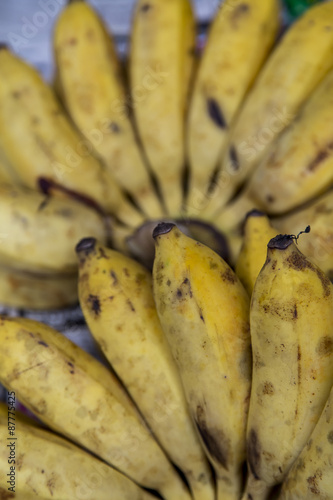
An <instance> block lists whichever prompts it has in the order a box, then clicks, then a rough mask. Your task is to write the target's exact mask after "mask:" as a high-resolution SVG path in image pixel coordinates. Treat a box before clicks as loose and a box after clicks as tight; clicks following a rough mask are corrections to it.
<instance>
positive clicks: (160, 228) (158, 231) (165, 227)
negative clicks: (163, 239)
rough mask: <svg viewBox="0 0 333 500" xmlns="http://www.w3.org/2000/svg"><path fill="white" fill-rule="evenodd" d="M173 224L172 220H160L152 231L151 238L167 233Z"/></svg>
mask: <svg viewBox="0 0 333 500" xmlns="http://www.w3.org/2000/svg"><path fill="white" fill-rule="evenodd" d="M175 226H176V224H172V222H160V223H159V224H157V226H156V227H155V229H154V231H153V238H154V239H155V238H157V236H161V235H162V234H166V233H169V232H170V231H171V230H172V229H173V228H174V227H175Z"/></svg>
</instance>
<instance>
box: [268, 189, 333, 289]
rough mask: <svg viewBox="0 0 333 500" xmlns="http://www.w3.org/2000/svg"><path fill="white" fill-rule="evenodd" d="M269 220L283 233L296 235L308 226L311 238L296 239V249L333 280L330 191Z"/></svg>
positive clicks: (331, 197)
mask: <svg viewBox="0 0 333 500" xmlns="http://www.w3.org/2000/svg"><path fill="white" fill-rule="evenodd" d="M273 223H274V226H275V227H276V228H277V229H278V230H279V232H281V233H287V234H298V233H299V232H300V231H301V230H302V229H303V228H304V227H306V226H307V225H310V226H311V238H300V240H299V242H298V248H299V249H300V250H301V252H302V253H304V255H306V256H307V257H308V258H309V259H310V260H311V262H313V263H314V264H316V265H317V266H319V267H320V269H322V270H323V271H324V272H325V273H326V274H327V275H328V277H329V278H330V279H331V281H332V280H333V190H330V191H329V192H328V193H325V194H324V195H322V196H319V197H318V198H317V199H316V200H315V201H313V202H312V203H310V204H308V205H307V206H306V207H303V208H301V209H298V210H297V211H295V212H292V213H290V214H287V215H285V216H283V217H280V218H276V219H274V222H273Z"/></svg>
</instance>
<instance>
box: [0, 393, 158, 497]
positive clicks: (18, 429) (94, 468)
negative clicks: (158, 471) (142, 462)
mask: <svg viewBox="0 0 333 500" xmlns="http://www.w3.org/2000/svg"><path fill="white" fill-rule="evenodd" d="M13 415H14V417H13ZM10 416H11V417H12V418H14V419H15V420H14V421H13V420H11V421H10V423H13V422H14V424H15V425H14V428H15V430H14V435H15V440H13V441H12V442H13V443H14V447H13V445H11V446H12V447H13V448H12V451H13V452H14V455H11V456H12V458H8V457H9V455H10V447H9V448H8V447H7V446H1V448H0V470H1V471H2V472H1V474H0V498H8V499H9V498H11V496H10V495H11V490H9V488H10V487H11V486H10V483H9V484H8V483H7V480H8V479H10V478H9V477H8V476H7V475H6V476H5V475H4V473H5V472H8V473H10V472H13V471H14V475H13V478H15V481H13V483H14V484H15V487H14V490H15V499H17V500H34V499H35V498H36V497H38V498H40V499H42V500H46V499H54V498H56V499H57V500H73V498H75V499H78V500H80V499H82V500H83V499H84V500H95V499H96V498H98V500H109V499H110V491H112V500H153V498H155V497H152V496H151V495H150V494H149V493H146V492H145V491H144V490H142V489H141V488H139V487H138V486H137V485H136V484H135V483H134V482H133V481H131V480H130V479H128V478H127V477H126V476H124V475H123V474H120V473H119V472H118V471H116V470H115V469H113V468H112V467H109V466H107V465H106V464H105V463H103V462H102V461H100V460H98V459H97V458H95V457H94V456H92V455H90V454H89V453H87V452H85V451H84V450H82V449H81V448H78V447H77V446H75V445H73V444H72V443H71V442H70V441H67V440H66V439H63V438H62V437H60V436H57V435H56V434H53V433H52V432H50V431H48V430H46V429H43V428H41V427H39V426H37V425H35V424H33V425H31V424H30V423H29V420H28V419H27V418H26V417H25V416H24V415H23V414H20V413H19V412H17V411H15V412H13V411H11V414H10ZM0 436H1V443H5V442H6V443H8V444H10V442H11V440H10V436H9V431H8V406H7V405H5V404H4V403H1V402H0ZM7 438H9V440H8V439H7ZM14 441H15V442H14ZM13 457H15V458H13ZM8 460H11V462H10V463H8ZM11 467H14V469H11ZM2 474H3V475H2ZM17 476H18V477H17ZM12 487H13V486H12Z"/></svg>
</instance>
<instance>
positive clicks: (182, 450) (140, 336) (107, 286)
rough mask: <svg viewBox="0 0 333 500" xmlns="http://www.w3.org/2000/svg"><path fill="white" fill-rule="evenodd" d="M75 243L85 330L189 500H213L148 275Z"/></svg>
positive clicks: (87, 242)
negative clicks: (179, 474) (185, 486)
mask: <svg viewBox="0 0 333 500" xmlns="http://www.w3.org/2000/svg"><path fill="white" fill-rule="evenodd" d="M76 248H77V253H78V259H79V262H80V266H79V267H80V274H79V298H80V304H81V308H82V311H83V314H84V317H85V319H86V321H87V324H88V326H89V328H90V331H91V333H92V335H93V336H94V338H95V339H96V341H97V342H98V344H99V345H100V347H101V349H102V350H103V352H104V354H105V356H106V357H107V359H108V360H109V362H110V364H111V366H112V368H113V369H114V370H115V372H116V373H117V375H118V376H119V378H120V379H121V381H122V382H123V384H124V385H125V387H126V388H127V390H128V392H129V394H130V395H131V397H132V398H133V400H134V401H135V403H136V404H137V406H138V408H139V410H140V411H141V413H142V415H143V417H144V418H145V420H146V422H147V424H148V426H149V428H150V429H151V430H152V432H153V434H154V435H155V436H156V438H157V439H158V442H159V443H160V444H161V446H162V447H163V449H164V450H165V451H166V453H167V454H168V456H169V458H170V460H171V461H172V462H173V463H174V464H175V465H176V466H177V467H178V468H179V469H181V470H182V472H183V473H184V474H185V477H186V479H187V481H188V483H189V485H190V488H191V490H192V494H193V497H194V499H195V500H214V499H215V492H214V487H213V483H212V478H211V473H210V468H209V465H208V462H207V459H206V457H205V454H204V451H203V449H202V447H201V444H200V442H199V438H198V436H197V433H196V429H195V428H194V426H193V423H192V420H191V417H190V414H189V411H188V408H187V403H186V400H185V396H184V392H183V388H182V384H181V380H180V377H179V374H178V371H177V367H176V364H175V362H174V360H173V358H172V354H171V352H170V347H169V345H168V343H167V340H166V339H165V337H164V334H163V331H162V328H161V324H160V322H159V319H158V316H157V312H156V308H155V304H154V298H153V293H152V278H151V273H150V272H149V271H147V270H146V269H145V268H144V267H143V266H142V265H140V264H138V263H137V262H136V261H134V260H133V259H130V258H128V257H125V256H124V255H122V254H121V253H119V252H116V251H114V250H110V249H108V248H106V247H104V246H103V245H101V244H99V243H97V241H96V240H95V239H94V238H85V239H83V240H82V241H81V242H80V243H79V244H78V245H77V247H76ZM92 297H93V298H94V299H93V300H92ZM96 304H98V305H99V306H98V310H97V306H96ZM124 353H126V356H124ZM147 381H154V383H149V382H147Z"/></svg>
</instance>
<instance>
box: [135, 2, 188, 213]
mask: <svg viewBox="0 0 333 500" xmlns="http://www.w3.org/2000/svg"><path fill="white" fill-rule="evenodd" d="M194 47H195V19H194V16H193V12H192V7H191V2H190V0H168V1H167V2H166V1H165V0H150V1H149V2H147V1H146V0H138V2H136V6H135V13H134V22H133V27H132V32H131V48H130V66H129V70H130V87H131V99H132V106H133V111H134V118H135V123H136V126H137V129H138V134H139V137H140V140H141V141H142V145H143V147H144V150H145V153H146V155H147V158H148V161H149V164H150V166H151V169H152V171H153V173H154V175H155V176H156V179H157V181H158V184H159V189H160V191H161V195H162V197H163V200H164V204H165V207H166V211H167V213H168V215H170V216H172V217H175V216H178V215H179V214H180V213H181V210H182V203H183V176H184V167H185V147H184V137H185V113H186V109H187V101H188V92H189V82H190V79H191V75H192V67H193V56H194Z"/></svg>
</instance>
